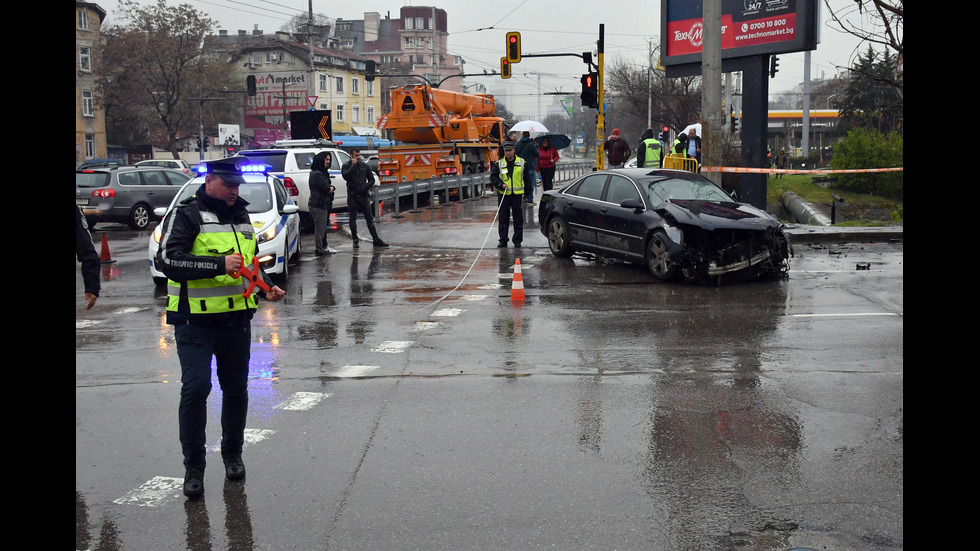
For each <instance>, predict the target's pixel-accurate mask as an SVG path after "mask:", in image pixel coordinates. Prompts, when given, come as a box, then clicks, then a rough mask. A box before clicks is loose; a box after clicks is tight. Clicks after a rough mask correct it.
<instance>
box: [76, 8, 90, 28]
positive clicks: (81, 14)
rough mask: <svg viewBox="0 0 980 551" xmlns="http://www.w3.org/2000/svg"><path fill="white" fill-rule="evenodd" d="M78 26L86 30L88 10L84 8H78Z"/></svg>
mask: <svg viewBox="0 0 980 551" xmlns="http://www.w3.org/2000/svg"><path fill="white" fill-rule="evenodd" d="M78 28H79V29H81V30H83V31H84V30H88V12H87V11H85V10H78Z"/></svg>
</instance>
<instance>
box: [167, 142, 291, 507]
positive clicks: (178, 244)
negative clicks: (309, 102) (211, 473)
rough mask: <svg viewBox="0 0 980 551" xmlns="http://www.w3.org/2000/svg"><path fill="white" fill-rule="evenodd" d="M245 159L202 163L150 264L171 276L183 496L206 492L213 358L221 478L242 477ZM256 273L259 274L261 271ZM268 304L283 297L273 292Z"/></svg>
mask: <svg viewBox="0 0 980 551" xmlns="http://www.w3.org/2000/svg"><path fill="white" fill-rule="evenodd" d="M248 163H249V160H248V159H247V158H246V157H231V158H228V159H223V160H220V161H214V162H211V163H208V164H207V175H206V176H205V180H204V183H203V184H201V187H200V188H198V190H197V194H196V195H195V196H193V197H191V198H189V199H187V200H185V201H183V202H182V203H181V204H180V205H178V206H177V208H175V209H173V210H172V211H171V212H170V213H169V214H168V215H167V216H166V217H165V218H164V220H163V221H162V222H161V225H162V228H163V230H162V231H163V233H162V237H161V240H160V250H159V252H158V253H157V258H156V262H157V265H158V266H160V268H161V270H162V271H163V273H164V274H166V276H167V277H168V278H169V281H168V282H167V295H168V296H167V323H169V324H171V325H173V326H174V337H175V339H176V341H177V356H178V358H179V359H180V371H181V377H180V379H181V389H180V405H179V408H178V424H179V430H180V445H181V449H182V451H183V454H184V468H185V474H184V495H186V496H187V497H190V498H196V497H199V496H201V495H202V494H204V468H205V453H206V436H205V426H206V423H207V416H208V412H207V399H208V395H209V394H210V392H211V358H212V356H214V357H215V358H216V360H217V361H216V364H217V374H218V383H219V384H220V385H221V391H222V401H221V457H222V459H223V460H224V464H225V477H226V478H227V479H229V480H241V479H242V478H244V477H245V465H244V463H243V462H242V446H243V444H244V440H245V419H246V416H247V413H248V362H249V357H250V351H251V344H252V328H251V319H252V314H253V313H254V312H255V310H256V308H257V304H256V299H255V295H249V297H247V298H246V297H244V296H243V291H244V290H245V289H246V287H247V285H248V283H249V282H248V281H247V279H248V278H245V277H237V276H238V272H239V271H240V270H241V268H242V266H249V265H251V264H252V258H253V257H254V256H255V255H256V254H258V243H257V240H256V235H255V230H254V228H253V227H252V224H251V221H250V220H249V216H248V213H247V212H246V210H245V206H246V205H247V204H248V203H247V202H246V201H245V200H244V199H242V198H240V197H239V196H238V187H239V185H241V184H243V183H245V179H244V177H243V176H242V174H241V169H242V168H243V166H244V165H247V164H248ZM260 272H261V270H260ZM259 275H260V277H262V278H263V279H264V280H265V281H266V283H267V284H269V287H270V290H269V292H267V293H262V294H264V295H265V298H266V300H271V301H276V300H279V299H281V298H282V297H283V296H284V295H285V292H284V291H283V290H282V289H280V288H279V287H278V286H273V285H272V284H271V282H270V281H268V277H267V276H266V275H265V273H264V272H261V273H260V274H259Z"/></svg>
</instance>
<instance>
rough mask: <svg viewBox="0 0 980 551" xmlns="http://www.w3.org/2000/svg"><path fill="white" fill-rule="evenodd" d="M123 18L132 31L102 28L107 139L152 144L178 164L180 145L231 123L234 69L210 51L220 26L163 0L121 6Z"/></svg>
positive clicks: (126, 0)
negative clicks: (222, 123)
mask: <svg viewBox="0 0 980 551" xmlns="http://www.w3.org/2000/svg"><path fill="white" fill-rule="evenodd" d="M120 13H121V15H122V20H123V21H126V22H127V23H128V24H126V25H125V26H112V27H109V28H107V29H104V32H103V35H102V36H103V40H104V43H103V48H102V52H103V55H102V57H101V59H100V60H98V62H99V63H100V69H101V78H102V82H101V93H102V98H103V102H104V104H105V111H106V120H107V132H109V136H108V138H109V140H110V141H111V142H114V143H119V144H120V145H132V144H134V143H140V142H143V143H145V141H149V142H150V143H152V144H154V145H158V146H160V147H164V148H165V149H167V150H169V151H170V152H171V153H172V154H173V155H174V157H175V158H176V157H177V152H178V141H179V140H180V139H183V138H187V137H188V136H194V135H197V134H198V128H199V125H200V124H201V123H203V124H205V125H206V128H211V127H212V125H213V126H216V125H217V121H218V120H219V119H220V118H225V117H227V115H225V114H224V113H225V112H227V111H229V103H230V102H229V101H228V100H229V99H231V98H229V97H228V96H227V95H223V94H222V93H221V91H222V90H229V89H233V88H236V86H232V85H231V83H232V82H233V81H232V79H231V76H230V75H231V66H230V65H229V64H228V63H226V62H225V61H224V60H223V59H218V58H217V56H216V55H211V54H210V53H209V52H210V51H211V50H210V49H209V48H207V47H206V46H207V41H206V37H207V36H208V33H209V32H210V30H211V29H212V28H213V27H214V21H213V20H211V19H209V18H208V17H206V16H205V15H204V14H202V13H200V12H198V11H197V10H196V9H194V7H193V6H191V5H189V4H181V5H179V6H176V7H170V6H168V5H167V3H166V2H165V0H157V3H156V5H154V6H149V7H145V6H141V5H140V4H138V3H137V2H136V1H135V0H122V2H120ZM237 88H240V86H238V87H237Z"/></svg>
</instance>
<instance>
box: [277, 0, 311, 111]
mask: <svg viewBox="0 0 980 551" xmlns="http://www.w3.org/2000/svg"><path fill="white" fill-rule="evenodd" d="M306 40H308V41H309V42H310V82H309V83H308V85H307V87H306V89H307V94H308V95H309V97H311V98H312V97H313V96H316V84H315V80H316V68H315V67H314V65H313V0H310V19H309V22H308V23H307V24H306ZM283 95H285V93H283Z"/></svg>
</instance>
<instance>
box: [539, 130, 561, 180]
mask: <svg viewBox="0 0 980 551" xmlns="http://www.w3.org/2000/svg"><path fill="white" fill-rule="evenodd" d="M559 158H560V157H559V155H558V149H557V148H555V146H553V145H551V140H549V139H548V138H546V137H545V138H541V145H540V146H538V172H539V173H540V174H541V189H542V190H544V191H549V190H551V189H552V187H553V184H554V181H555V165H556V164H557V163H558V159H559Z"/></svg>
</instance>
